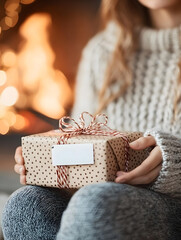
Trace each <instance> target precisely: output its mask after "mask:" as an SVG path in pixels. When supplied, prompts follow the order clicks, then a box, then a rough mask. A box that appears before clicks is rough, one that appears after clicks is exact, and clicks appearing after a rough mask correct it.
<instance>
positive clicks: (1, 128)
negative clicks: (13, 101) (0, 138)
mask: <svg viewBox="0 0 181 240" xmlns="http://www.w3.org/2000/svg"><path fill="white" fill-rule="evenodd" d="M8 132H9V125H8V123H7V121H6V120H4V119H0V134H2V135H5V134H7V133H8Z"/></svg>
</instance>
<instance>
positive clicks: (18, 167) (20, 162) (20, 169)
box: [14, 147, 26, 185]
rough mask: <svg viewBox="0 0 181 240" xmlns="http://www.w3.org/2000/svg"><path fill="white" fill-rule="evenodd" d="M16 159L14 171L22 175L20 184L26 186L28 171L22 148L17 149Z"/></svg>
mask: <svg viewBox="0 0 181 240" xmlns="http://www.w3.org/2000/svg"><path fill="white" fill-rule="evenodd" d="M14 158H15V162H16V164H15V166H14V170H15V172H16V173H18V174H20V183H21V184H24V185H25V184H26V176H25V173H26V169H25V166H24V159H23V156H22V147H17V148H16V151H15V155H14Z"/></svg>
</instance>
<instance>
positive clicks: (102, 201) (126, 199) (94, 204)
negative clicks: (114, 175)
mask: <svg viewBox="0 0 181 240" xmlns="http://www.w3.org/2000/svg"><path fill="white" fill-rule="evenodd" d="M136 195H137V189H136V187H133V186H130V185H126V184H117V183H112V182H108V183H101V184H92V185H88V186H85V187H83V188H81V189H80V190H79V191H77V192H76V193H75V194H74V196H73V197H72V199H71V201H70V203H69V207H77V208H78V207H79V206H80V207H81V209H82V210H83V209H86V208H88V209H89V210H92V209H95V208H101V207H102V208H103V209H105V210H106V209H107V207H109V211H110V206H112V205H114V207H115V206H116V205H117V203H119V205H120V204H122V205H123V206H128V205H132V204H133V202H134V203H135V202H136V201H139V198H137V197H136Z"/></svg>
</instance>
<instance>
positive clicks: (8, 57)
mask: <svg viewBox="0 0 181 240" xmlns="http://www.w3.org/2000/svg"><path fill="white" fill-rule="evenodd" d="M1 62H2V64H3V65H4V66H6V67H12V66H14V65H15V63H16V54H15V53H14V52H13V51H12V50H6V51H5V52H4V53H3V54H2V56H1Z"/></svg>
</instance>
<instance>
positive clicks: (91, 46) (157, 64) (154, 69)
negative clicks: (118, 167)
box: [72, 22, 181, 197]
mask: <svg viewBox="0 0 181 240" xmlns="http://www.w3.org/2000/svg"><path fill="white" fill-rule="evenodd" d="M118 33H119V29H118V28H117V26H116V24H115V23H113V22H111V23H110V24H109V25H108V26H107V28H106V29H105V30H104V31H103V32H101V33H99V34H98V35H96V36H95V37H94V38H93V39H92V40H91V41H90V42H89V43H88V45H87V46H86V48H85V49H84V51H83V55H82V60H81V63H80V67H79V71H78V75H77V88H76V101H75V106H74V109H73V113H72V115H73V117H75V118H77V116H79V114H80V113H81V112H83V111H88V112H90V113H94V112H95V110H96V108H97V104H98V96H97V92H98V91H99V89H100V88H101V86H102V83H103V76H104V73H105V69H106V66H107V64H109V59H110V56H111V54H112V51H113V49H114V45H115V43H116V40H117V37H118ZM180 58H181V26H180V27H177V28H174V29H164V30H153V29H148V28H145V29H142V31H141V33H140V47H139V49H138V50H137V52H136V53H135V55H134V56H133V59H132V62H131V65H132V67H133V72H134V77H133V82H132V85H131V86H130V87H129V88H128V89H127V92H126V93H125V95H124V96H123V97H120V98H119V99H117V100H116V101H114V102H112V103H110V104H109V105H108V106H107V108H106V109H105V113H106V114H107V115H108V117H109V126H110V127H111V128H113V129H117V130H121V131H141V132H144V133H145V135H149V134H150V135H152V136H154V137H155V139H156V141H157V144H158V145H159V146H160V148H161V150H162V156H163V164H162V170H161V172H160V175H159V177H158V178H157V179H156V181H155V182H154V183H153V184H152V186H151V189H153V190H155V191H158V192H162V193H167V194H169V195H171V196H174V197H181V104H180V105H179V106H178V107H179V113H178V116H177V119H176V120H175V122H174V123H173V122H172V118H173V108H174V106H173V103H174V95H175V90H176V86H177V85H176V82H177V72H178V66H177V65H178V62H179V60H180ZM118 87H120V86H119V84H116V85H115V86H113V87H111V88H110V89H108V91H114V90H115V89H116V88H118Z"/></svg>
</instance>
